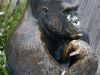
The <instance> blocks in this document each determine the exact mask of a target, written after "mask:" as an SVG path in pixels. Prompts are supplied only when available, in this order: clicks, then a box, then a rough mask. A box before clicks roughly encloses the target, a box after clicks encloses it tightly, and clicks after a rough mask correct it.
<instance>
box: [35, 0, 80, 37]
mask: <svg viewBox="0 0 100 75" xmlns="http://www.w3.org/2000/svg"><path fill="white" fill-rule="evenodd" d="M36 2H37V3H35V2H34V4H35V5H36V4H37V6H35V7H36V8H37V9H36V10H34V12H36V13H34V14H35V16H36V18H37V19H38V20H39V22H40V23H41V27H42V28H43V29H44V30H45V32H46V33H47V35H49V36H51V35H52V36H53V37H57V38H58V37H70V38H76V37H79V36H82V32H81V28H80V24H79V19H78V16H77V8H78V1H77V0H42V1H40V0H38V1H36Z"/></svg>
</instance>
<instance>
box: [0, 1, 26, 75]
mask: <svg viewBox="0 0 100 75" xmlns="http://www.w3.org/2000/svg"><path fill="white" fill-rule="evenodd" d="M26 5H27V0H24V3H23V4H21V3H19V5H17V6H16V10H14V12H13V13H11V10H9V9H11V7H10V6H9V7H10V8H9V7H6V8H5V9H4V8H3V6H2V7H0V75H9V73H10V69H9V67H8V66H7V60H6V55H5V52H4V51H5V46H6V43H7V41H8V39H9V37H10V34H11V32H12V31H13V30H14V29H15V28H16V25H17V24H18V23H19V22H20V20H21V17H22V16H23V14H24V10H25V7H26ZM2 13H3V14H2ZM9 14H10V15H9Z"/></svg>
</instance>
